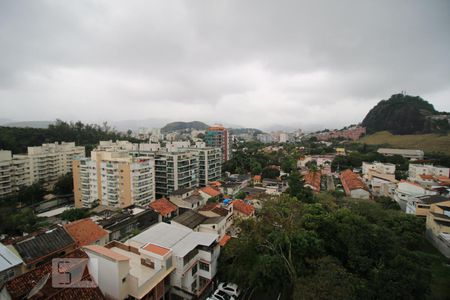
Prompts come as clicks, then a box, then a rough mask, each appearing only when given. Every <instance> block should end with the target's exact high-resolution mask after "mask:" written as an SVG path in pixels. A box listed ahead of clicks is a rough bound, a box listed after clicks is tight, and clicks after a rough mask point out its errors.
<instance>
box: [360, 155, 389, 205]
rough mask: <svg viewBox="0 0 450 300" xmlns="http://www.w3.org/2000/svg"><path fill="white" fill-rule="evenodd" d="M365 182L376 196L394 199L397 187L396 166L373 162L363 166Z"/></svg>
mask: <svg viewBox="0 0 450 300" xmlns="http://www.w3.org/2000/svg"><path fill="white" fill-rule="evenodd" d="M362 173H363V180H364V182H365V183H366V184H367V185H368V186H369V189H370V190H371V191H372V193H373V194H374V195H376V196H386V197H393V196H394V194H393V192H394V190H395V188H396V187H397V185H396V184H397V180H396V179H395V165H394V164H389V163H380V162H373V163H367V162H363V164H362Z"/></svg>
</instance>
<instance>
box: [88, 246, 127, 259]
mask: <svg viewBox="0 0 450 300" xmlns="http://www.w3.org/2000/svg"><path fill="white" fill-rule="evenodd" d="M83 249H84V250H87V251H92V252H95V253H96V254H100V255H101V256H103V257H106V258H109V259H110V260H114V261H125V260H129V259H130V257H129V256H126V255H123V254H121V253H120V252H119V251H113V248H111V249H109V248H105V247H103V246H99V245H88V246H84V247H83Z"/></svg>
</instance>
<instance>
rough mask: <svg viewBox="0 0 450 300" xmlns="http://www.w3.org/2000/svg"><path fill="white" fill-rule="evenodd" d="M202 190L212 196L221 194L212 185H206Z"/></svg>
mask: <svg viewBox="0 0 450 300" xmlns="http://www.w3.org/2000/svg"><path fill="white" fill-rule="evenodd" d="M200 191H202V192H203V193H205V194H208V195H209V196H210V197H216V196H219V195H220V192H219V191H218V190H216V189H214V188H212V187H210V186H205V187H204V188H202V189H201V190H200Z"/></svg>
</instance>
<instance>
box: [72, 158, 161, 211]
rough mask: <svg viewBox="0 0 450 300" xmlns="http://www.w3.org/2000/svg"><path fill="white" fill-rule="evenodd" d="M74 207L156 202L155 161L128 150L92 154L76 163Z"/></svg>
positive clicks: (119, 205) (124, 205)
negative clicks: (133, 154)
mask: <svg viewBox="0 0 450 300" xmlns="http://www.w3.org/2000/svg"><path fill="white" fill-rule="evenodd" d="M73 182H74V197H75V207H78V208H81V207H92V206H93V205H95V204H96V203H98V204H101V205H104V206H108V207H120V208H123V207H128V206H131V205H133V204H136V205H141V206H145V205H148V204H149V203H150V202H151V201H153V200H154V199H155V173H154V160H153V158H150V157H132V156H130V155H129V153H128V151H126V150H123V151H97V150H96V151H92V152H91V157H90V158H80V159H76V160H74V161H73Z"/></svg>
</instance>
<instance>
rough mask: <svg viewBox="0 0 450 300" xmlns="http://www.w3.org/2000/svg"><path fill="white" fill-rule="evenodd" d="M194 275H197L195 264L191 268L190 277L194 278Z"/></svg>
mask: <svg viewBox="0 0 450 300" xmlns="http://www.w3.org/2000/svg"><path fill="white" fill-rule="evenodd" d="M195 274H197V264H195V265H194V266H193V267H192V276H194V275H195Z"/></svg>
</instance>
